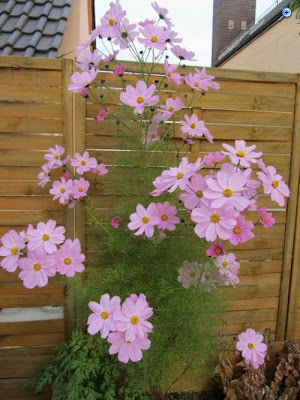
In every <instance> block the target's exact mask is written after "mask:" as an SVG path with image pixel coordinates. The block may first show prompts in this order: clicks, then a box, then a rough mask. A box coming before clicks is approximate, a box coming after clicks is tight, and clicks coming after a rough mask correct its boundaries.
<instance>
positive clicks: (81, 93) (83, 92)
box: [79, 88, 89, 98]
mask: <svg viewBox="0 0 300 400" xmlns="http://www.w3.org/2000/svg"><path fill="white" fill-rule="evenodd" d="M79 93H80V95H81V96H82V97H85V98H88V97H89V92H88V90H87V88H83V89H82V90H81V91H80V92H79Z"/></svg>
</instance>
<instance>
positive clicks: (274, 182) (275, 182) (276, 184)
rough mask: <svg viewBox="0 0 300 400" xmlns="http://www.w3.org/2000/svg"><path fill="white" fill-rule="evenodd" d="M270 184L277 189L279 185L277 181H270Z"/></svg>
mask: <svg viewBox="0 0 300 400" xmlns="http://www.w3.org/2000/svg"><path fill="white" fill-rule="evenodd" d="M272 186H273V188H274V189H277V188H278V186H279V182H278V181H272Z"/></svg>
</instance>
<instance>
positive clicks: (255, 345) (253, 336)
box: [236, 328, 268, 369]
mask: <svg viewBox="0 0 300 400" xmlns="http://www.w3.org/2000/svg"><path fill="white" fill-rule="evenodd" d="M238 339H239V341H238V342H237V343H236V348H237V350H239V351H241V352H242V356H243V357H244V358H245V362H246V363H247V364H251V365H252V366H253V367H254V368H255V369H257V368H258V367H259V365H262V364H263V363H264V359H265V357H266V354H267V350H268V347H267V345H266V344H264V343H262V341H263V340H264V337H263V335H261V334H259V333H258V334H257V333H256V332H255V330H254V329H250V328H249V329H247V330H246V332H242V333H240V334H239V336H238Z"/></svg>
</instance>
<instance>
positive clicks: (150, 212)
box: [127, 203, 161, 238]
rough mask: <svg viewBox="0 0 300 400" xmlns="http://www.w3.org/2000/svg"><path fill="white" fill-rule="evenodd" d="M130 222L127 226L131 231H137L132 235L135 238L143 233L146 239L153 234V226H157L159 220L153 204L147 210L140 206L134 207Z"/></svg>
mask: <svg viewBox="0 0 300 400" xmlns="http://www.w3.org/2000/svg"><path fill="white" fill-rule="evenodd" d="M129 218H130V221H131V222H129V224H128V225H127V226H128V228H129V229H130V230H131V231H134V230H135V229H138V230H137V231H136V232H135V233H134V234H135V235H136V236H138V235H142V234H143V233H145V235H146V237H147V238H150V237H151V236H153V234H154V226H155V225H158V224H159V223H160V222H161V220H160V218H159V217H158V212H157V208H156V204H155V203H150V204H149V206H148V208H147V209H146V208H144V207H143V206H142V205H141V204H138V205H137V206H136V213H134V214H131V215H130V217H129Z"/></svg>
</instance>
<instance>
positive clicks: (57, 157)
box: [44, 144, 65, 170]
mask: <svg viewBox="0 0 300 400" xmlns="http://www.w3.org/2000/svg"><path fill="white" fill-rule="evenodd" d="M48 151H49V153H47V154H45V155H44V159H45V160H47V161H48V163H47V164H46V165H47V166H48V168H49V170H50V169H52V168H58V167H62V166H63V164H64V163H65V162H63V160H62V159H61V156H62V155H63V154H64V152H65V148H64V147H62V146H59V145H58V144H56V145H55V146H54V148H52V147H51V148H50V149H49V150H48Z"/></svg>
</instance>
